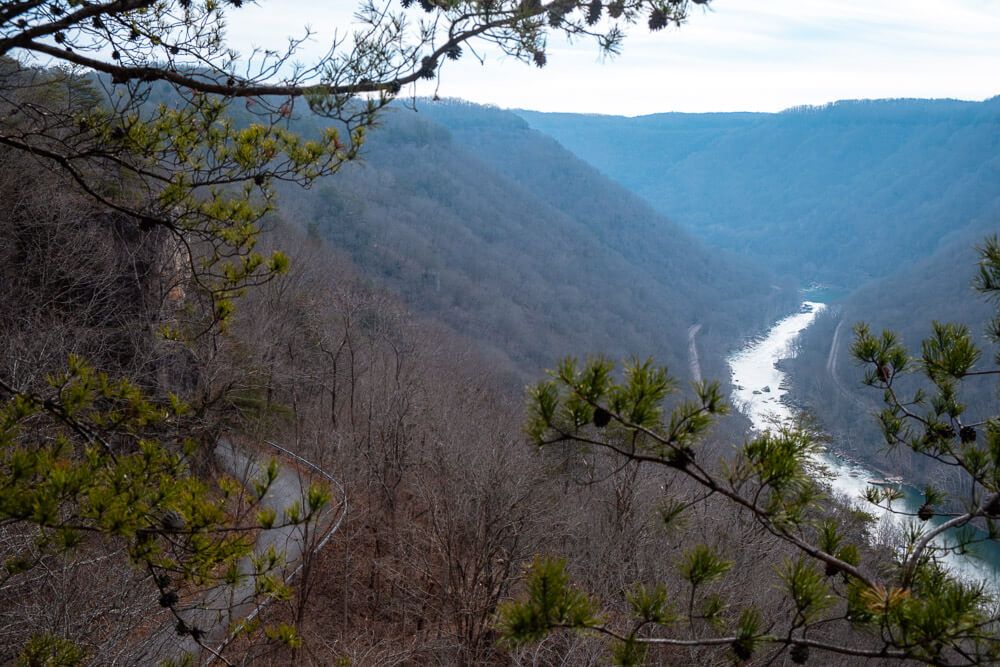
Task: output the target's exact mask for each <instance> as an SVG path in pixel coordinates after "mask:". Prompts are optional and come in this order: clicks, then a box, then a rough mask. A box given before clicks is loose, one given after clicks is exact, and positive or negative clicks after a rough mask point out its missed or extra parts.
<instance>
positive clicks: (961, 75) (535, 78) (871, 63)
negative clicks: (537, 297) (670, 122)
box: [229, 0, 1000, 116]
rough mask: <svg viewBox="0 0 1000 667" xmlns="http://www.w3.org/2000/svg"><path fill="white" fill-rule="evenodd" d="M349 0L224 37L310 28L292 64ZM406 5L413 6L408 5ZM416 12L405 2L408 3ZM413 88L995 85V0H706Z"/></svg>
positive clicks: (998, 64)
mask: <svg viewBox="0 0 1000 667" xmlns="http://www.w3.org/2000/svg"><path fill="white" fill-rule="evenodd" d="M355 6H356V5H355V4H354V3H353V2H351V0H337V1H335V2H328V1H323V0H268V1H263V0H262V1H261V2H260V3H259V4H258V5H257V6H251V7H249V8H248V9H245V10H241V11H238V12H233V13H231V14H230V16H229V38H230V42H231V44H233V45H235V46H237V48H240V49H242V50H249V48H250V47H251V45H253V46H271V47H280V46H281V45H282V44H283V39H284V37H287V36H293V35H301V34H302V31H303V28H304V26H306V25H307V24H308V25H309V26H310V27H311V28H312V29H313V30H314V31H315V32H316V35H315V37H314V38H313V39H312V40H311V41H310V42H309V43H308V44H307V46H306V49H305V51H303V53H302V60H303V61H308V60H309V57H310V56H312V57H317V56H319V55H321V53H322V52H324V51H325V50H326V48H328V46H329V43H330V39H331V38H332V37H333V35H334V32H335V30H339V31H340V33H341V34H343V33H344V32H345V31H346V30H349V29H350V22H351V20H352V19H351V16H352V14H353V11H354V8H355ZM411 11H412V10H411ZM419 11H420V10H419V8H418V9H416V12H419ZM416 92H417V94H418V95H432V94H434V93H435V92H437V94H438V95H440V96H441V97H458V98H462V99H466V100H469V101H472V102H478V103H482V104H495V105H497V106H500V107H504V108H523V109H534V110H539V111H571V112H577V113H603V114H617V115H628V116H633V115H640V114H649V113H660V112H666V111H686V112H704V111H780V110H782V109H786V108H788V107H792V106H798V105H802V104H824V103H826V102H832V101H835V100H840V99H858V98H893V97H930V98H943V97H951V98H958V99H966V100H982V99H985V98H988V97H993V96H995V95H998V94H1000V0H714V1H713V2H712V5H711V9H709V10H707V11H706V10H703V9H702V8H700V7H694V9H693V12H692V16H691V18H690V20H689V22H688V23H687V24H685V25H684V26H682V27H681V28H680V29H668V30H663V31H660V32H657V33H649V32H648V30H646V29H645V26H637V27H635V28H633V29H632V30H631V31H630V33H629V35H628V38H627V39H626V41H625V45H624V51H623V53H622V54H621V55H620V56H617V57H615V58H613V59H607V58H601V57H600V55H599V54H598V51H597V48H596V46H594V45H593V44H592V43H589V42H585V41H582V42H578V43H574V44H572V45H570V44H567V43H566V42H565V41H564V40H552V41H550V43H549V49H548V65H547V66H546V67H544V68H542V69H538V68H535V67H530V66H528V65H525V64H523V63H521V62H518V61H516V60H514V59H512V58H509V57H505V56H503V55H502V54H498V53H491V52H486V53H485V64H480V63H479V62H478V61H476V60H475V59H474V58H470V57H465V58H462V59H461V60H460V61H458V62H456V63H450V62H449V63H447V66H446V67H445V68H444V70H443V71H442V75H441V79H440V81H438V82H421V83H420V85H419V87H418V88H417V91H416Z"/></svg>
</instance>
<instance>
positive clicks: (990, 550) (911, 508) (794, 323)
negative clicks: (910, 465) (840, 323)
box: [726, 301, 1000, 591]
mask: <svg viewBox="0 0 1000 667" xmlns="http://www.w3.org/2000/svg"><path fill="white" fill-rule="evenodd" d="M825 308H826V305H825V304H823V303H818V302H814V301H806V302H804V303H803V304H802V307H801V309H800V311H799V312H797V313H793V314H792V315H789V316H788V317H785V318H783V319H781V320H779V321H778V322H777V323H775V324H774V325H773V326H772V327H771V329H770V330H768V331H767V333H766V334H765V335H764V336H762V337H759V338H756V339H754V340H751V341H750V342H749V343H747V344H746V345H745V346H744V347H742V348H741V349H739V350H737V351H736V352H734V353H733V354H731V355H730V356H729V357H728V358H727V360H726V361H727V362H728V364H729V368H730V371H731V373H732V384H733V401H734V403H735V404H736V407H737V408H739V410H740V411H741V412H743V413H744V414H745V415H746V416H747V417H748V418H749V419H750V421H751V422H752V424H753V428H754V429H755V430H758V431H764V430H767V429H769V428H773V426H774V425H775V424H776V423H787V422H790V421H792V420H794V419H795V417H796V414H795V409H794V408H793V407H792V406H790V405H789V404H788V403H786V402H785V400H784V398H785V396H786V394H787V385H786V378H785V373H784V372H782V371H781V370H780V369H779V368H778V366H777V364H778V362H780V361H781V360H782V359H789V358H792V357H793V356H794V355H795V341H796V339H797V338H798V336H799V334H800V333H801V332H802V331H804V330H805V329H806V328H808V327H809V325H811V324H812V323H813V321H814V320H815V319H816V316H817V315H819V314H820V313H821V312H822V311H823V310H824V309H825ZM872 418H873V419H874V416H873V417H872ZM819 458H820V460H819V461H818V462H819V463H822V464H823V466H824V467H825V468H826V469H827V471H828V479H827V481H828V483H829V485H830V486H831V487H832V489H833V490H834V491H835V492H838V493H839V494H841V495H843V496H846V497H847V498H849V499H850V500H851V502H853V503H855V505H856V506H857V507H858V508H859V509H863V510H864V511H866V512H868V513H870V514H873V515H875V517H876V518H877V520H878V521H879V522H889V523H890V524H891V525H892V526H894V527H896V528H905V527H906V526H907V524H909V523H910V522H911V521H913V522H918V520H917V519H916V518H914V517H908V516H904V515H901V514H898V513H894V512H890V511H888V510H886V509H883V508H879V507H876V506H875V505H872V504H871V503H868V502H867V501H865V500H864V499H863V498H862V492H863V491H864V489H865V488H866V487H867V486H868V485H869V481H870V480H875V479H880V478H882V477H883V474H882V473H878V472H875V471H873V470H870V469H868V468H866V467H865V466H863V465H861V464H860V463H858V462H856V461H851V460H848V459H845V458H843V457H841V456H839V455H838V454H837V453H836V452H834V451H826V452H824V453H823V454H821V455H820V457H819ZM899 487H900V489H901V490H902V491H903V493H904V496H905V497H904V498H903V499H902V500H898V501H894V502H893V508H894V509H896V510H897V511H904V512H910V513H915V512H916V511H917V509H918V508H919V507H920V505H921V504H922V503H923V494H922V493H921V492H920V491H919V490H918V489H917V488H915V487H913V486H911V485H909V484H906V483H905V482H904V481H900V483H899ZM943 520H944V519H940V520H938V519H937V518H934V519H931V521H929V522H927V524H925V525H928V526H933V525H935V522H940V521H943ZM955 540H956V534H954V533H951V534H949V533H944V534H943V535H942V536H941V537H940V538H939V539H938V540H936V543H938V544H941V545H946V544H954V543H955ZM970 552H971V553H967V554H963V555H958V554H955V553H952V552H949V553H948V554H947V555H946V556H945V557H944V561H945V564H946V566H947V567H948V569H949V570H950V571H951V572H952V573H953V574H955V575H957V576H960V577H962V578H965V579H974V580H982V581H986V582H987V584H988V585H989V586H990V587H991V588H992V589H993V590H994V591H1000V545H998V544H997V543H996V542H993V541H986V542H981V543H978V544H976V545H974V546H972V547H970Z"/></svg>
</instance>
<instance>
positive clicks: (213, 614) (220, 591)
mask: <svg viewBox="0 0 1000 667" xmlns="http://www.w3.org/2000/svg"><path fill="white" fill-rule="evenodd" d="M267 444H269V445H271V446H273V447H275V448H276V449H279V450H281V451H282V452H284V453H286V454H288V455H290V456H292V457H294V458H296V459H298V460H299V462H301V463H303V464H305V465H307V466H308V467H310V468H312V469H313V470H315V471H317V472H319V473H320V474H322V475H323V476H324V477H326V478H327V480H328V481H330V482H332V483H333V484H334V485H336V486H338V487H339V488H340V491H341V493H343V487H340V485H339V484H338V483H337V482H336V480H334V479H333V477H331V476H330V475H328V474H327V473H325V472H323V471H322V470H320V469H319V468H318V467H317V466H315V465H313V464H312V463H310V462H308V461H306V460H305V459H302V458H301V457H299V456H297V455H295V454H293V453H292V452H289V451H288V450H286V449H284V448H283V447H281V446H279V445H275V444H274V443H267ZM214 454H215V458H216V461H217V462H218V464H219V467H220V468H221V469H222V470H223V471H224V472H226V473H227V474H229V475H232V476H233V477H235V478H236V479H238V480H241V481H242V482H243V483H244V484H246V483H248V482H249V481H250V480H252V479H256V478H259V477H262V476H263V474H264V473H263V470H262V469H261V467H260V466H259V465H258V464H257V463H256V462H255V461H254V460H253V459H251V457H250V456H249V455H248V454H247V453H246V452H244V451H242V450H240V449H237V448H236V447H235V446H234V445H233V444H232V442H230V441H229V440H227V439H225V438H222V439H220V440H219V443H218V445H217V446H216V448H215V452H214ZM311 481H312V480H311V479H310V478H309V477H306V476H304V475H302V474H301V473H300V472H298V471H297V470H296V469H294V468H292V467H290V466H282V467H281V468H280V469H279V472H278V476H277V478H276V479H275V480H274V482H273V483H272V485H271V487H270V488H269V489H268V491H267V493H266V494H265V495H264V498H263V499H262V500H261V503H260V506H261V508H262V509H263V508H272V509H274V510H275V512H276V513H277V516H278V520H279V521H280V520H281V517H282V516H283V514H284V511H285V509H287V508H289V507H291V506H292V505H293V504H295V503H299V504H300V506H302V507H304V506H306V500H305V499H306V494H307V492H308V489H309V484H310V483H311ZM346 511H347V505H346V496H345V497H344V498H343V499H342V502H341V504H340V505H339V506H337V505H335V504H333V503H331V505H330V506H329V507H328V509H327V510H326V512H324V513H323V514H322V515H321V516H320V518H319V520H318V522H316V523H314V524H312V525H310V526H309V527H308V529H307V528H306V527H304V526H301V525H298V526H281V527H276V528H272V529H269V530H262V531H260V533H259V535H258V537H257V541H256V543H255V544H254V551H255V552H256V553H258V554H260V553H265V552H267V550H268V548H270V547H274V549H275V550H276V551H277V552H278V553H282V552H284V563H285V565H284V572H283V578H284V580H285V581H288V580H290V579H291V578H292V577H294V576H295V575H296V574H297V573H298V572H299V570H300V569H301V568H302V557H303V554H304V553H305V551H306V550H307V549H314V550H315V549H319V548H321V547H322V546H323V545H325V544H326V542H327V541H328V540H329V539H330V537H331V536H332V535H333V533H334V532H335V531H336V530H337V528H339V527H340V523H341V521H342V520H343V518H344V514H345V513H346ZM318 531H322V532H318ZM319 534H322V535H323V537H322V539H320V540H319V542H318V543H317V542H316V537H317V535H319ZM240 572H241V574H244V575H252V573H253V565H252V563H251V561H250V559H249V558H244V559H243V560H242V561H241V562H240ZM258 600H259V598H258V597H257V596H255V590H254V579H253V577H252V576H245V577H242V578H241V579H240V581H239V582H238V583H236V584H234V585H225V584H222V585H219V586H216V587H215V588H212V589H210V590H208V591H207V592H206V593H204V594H203V595H202V597H201V599H200V600H199V601H198V602H197V604H195V605H194V606H192V608H189V609H184V610H179V612H178V615H179V616H180V617H181V618H182V619H184V623H185V624H186V625H187V626H188V627H197V628H199V629H200V630H202V631H203V632H204V635H203V637H202V638H201V643H198V642H196V641H194V639H192V638H191V636H190V635H184V636H181V635H178V634H177V632H176V629H175V627H176V623H177V621H176V619H175V618H170V622H169V623H166V624H165V625H164V626H163V627H161V628H160V629H159V630H157V631H156V632H155V633H154V634H153V635H152V636H151V637H150V638H149V639H148V640H147V641H146V642H145V643H144V644H143V646H142V647H141V649H139V650H138V651H137V652H136V653H135V654H134V655H133V656H132V658H131V659H130V660H129V661H128V663H129V664H132V665H155V664H158V663H160V662H163V661H166V660H170V659H173V660H179V659H180V658H182V657H183V656H184V654H185V653H189V654H191V655H193V656H194V657H195V664H201V663H203V662H211V661H212V660H214V659H215V658H216V657H217V654H218V653H219V651H221V649H222V648H224V647H225V646H226V645H227V644H228V643H229V641H230V639H231V631H232V628H233V627H234V626H235V624H236V623H238V622H239V621H241V620H243V619H252V618H254V617H255V616H256V615H257V613H258V612H259V611H260V609H261V605H259V603H258ZM265 604H266V603H265ZM213 647H214V648H213Z"/></svg>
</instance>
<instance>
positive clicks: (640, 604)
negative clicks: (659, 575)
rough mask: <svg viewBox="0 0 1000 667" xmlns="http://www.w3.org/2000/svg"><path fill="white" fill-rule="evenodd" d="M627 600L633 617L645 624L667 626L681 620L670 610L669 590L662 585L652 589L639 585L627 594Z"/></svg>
mask: <svg viewBox="0 0 1000 667" xmlns="http://www.w3.org/2000/svg"><path fill="white" fill-rule="evenodd" d="M625 599H626V600H627V601H628V604H629V606H630V607H631V608H632V613H633V615H635V617H636V618H637V619H641V620H642V621H643V622H649V623H656V624H658V625H667V624H668V623H673V622H674V621H676V620H678V618H679V617H678V616H677V615H676V614H675V613H674V612H673V610H672V609H671V608H670V599H669V595H668V594H667V589H666V588H665V587H664V586H662V585H660V584H657V585H656V586H652V587H647V586H643V585H642V584H639V585H637V586H636V587H635V588H634V589H632V590H631V591H630V592H629V593H628V594H626V596H625Z"/></svg>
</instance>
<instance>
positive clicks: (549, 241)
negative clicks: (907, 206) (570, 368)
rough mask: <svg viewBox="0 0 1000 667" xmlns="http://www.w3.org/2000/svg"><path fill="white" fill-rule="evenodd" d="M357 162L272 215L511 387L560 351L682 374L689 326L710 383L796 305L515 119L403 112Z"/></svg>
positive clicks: (465, 110) (421, 107)
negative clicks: (495, 367)
mask: <svg viewBox="0 0 1000 667" xmlns="http://www.w3.org/2000/svg"><path fill="white" fill-rule="evenodd" d="M363 158H364V159H363V163H362V164H361V165H352V166H351V168H347V169H344V170H343V171H341V173H339V174H338V178H337V179H333V180H330V181H328V182H324V183H323V184H321V185H319V186H318V187H317V188H316V189H315V191H313V192H308V193H305V194H303V193H296V194H295V195H294V196H288V197H286V198H285V199H284V200H283V201H282V203H281V207H282V212H283V215H284V216H285V217H286V218H289V219H296V220H299V221H301V222H302V223H303V224H304V225H307V226H309V227H310V228H311V229H313V230H314V232H315V233H317V234H319V235H320V236H322V237H323V238H326V239H328V240H329V241H330V242H331V243H333V244H334V245H335V246H336V247H339V248H341V249H343V250H345V251H346V252H348V253H349V254H350V255H351V257H352V258H353V259H354V260H355V261H356V262H357V263H358V265H359V266H361V267H363V270H364V271H365V274H366V275H368V276H369V277H371V278H372V279H375V280H378V281H380V282H384V284H386V285H388V286H390V287H391V288H392V289H394V290H396V291H398V292H399V293H400V294H402V295H403V296H404V298H405V299H406V300H407V302H408V303H410V304H411V305H413V306H415V307H416V308H418V309H419V310H421V311H423V312H425V313H428V314H432V315H433V316H435V317H438V318H441V319H442V320H444V321H446V322H448V323H449V324H450V325H452V326H454V327H455V328H456V329H458V330H459V331H462V332H463V333H465V334H467V335H470V336H471V337H473V338H475V339H476V340H477V341H480V342H481V343H482V344H484V345H486V346H487V347H489V348H491V349H492V350H493V352H492V354H493V355H495V357H496V358H497V359H498V360H501V362H502V363H508V364H511V365H512V368H515V369H516V371H517V372H518V373H519V374H521V376H522V377H525V376H529V377H530V376H533V375H534V374H536V373H537V371H538V369H540V368H545V367H549V366H551V364H552V363H553V361H554V360H555V359H556V358H557V357H558V356H559V355H561V354H565V353H572V354H578V355H587V354H599V353H604V354H608V355H610V356H612V357H626V356H631V355H635V356H639V357H645V356H647V355H654V356H656V357H657V358H658V359H661V360H663V361H665V362H667V363H668V364H669V365H670V366H671V368H673V369H675V370H677V371H678V373H679V374H680V375H682V376H684V375H687V372H688V357H687V331H688V328H689V327H690V326H692V325H695V324H702V325H703V327H702V333H701V335H700V337H699V344H700V345H701V346H702V347H703V350H704V351H703V354H702V356H703V357H704V359H705V360H706V362H707V363H708V364H709V366H708V371H707V372H710V373H711V374H712V375H719V374H721V372H722V363H721V359H722V355H723V353H724V352H725V351H726V350H728V349H729V348H731V347H732V346H733V345H735V344H736V343H737V342H738V341H739V339H740V338H741V337H742V336H743V335H745V334H747V333H750V332H753V331H754V330H756V329H759V328H761V327H763V326H766V324H767V323H768V321H769V320H770V319H771V318H773V317H774V316H775V315H777V314H778V313H780V312H782V311H783V310H787V309H790V308H791V307H792V305H793V302H794V301H793V300H794V294H793V292H792V290H791V289H789V286H790V285H791V283H789V282H782V281H780V280H778V279H777V278H775V277H774V276H772V275H770V274H769V272H767V271H764V270H761V269H760V268H757V267H755V266H754V265H752V264H751V263H750V262H747V261H745V260H741V259H739V258H737V257H735V256H731V255H729V254H727V253H724V252H722V253H720V252H717V251H711V250H709V249H708V248H706V247H705V246H704V245H703V244H702V243H701V242H699V241H698V240H696V239H695V238H694V237H693V236H691V235H689V234H688V233H686V232H684V231H683V230H681V229H680V228H679V227H678V226H677V225H675V224H673V223H672V222H670V221H669V220H667V219H666V218H664V217H663V216H662V215H660V214H657V213H656V212H655V211H653V210H652V209H651V208H650V207H649V206H648V205H647V204H645V203H644V202H643V201H642V200H641V199H639V198H638V197H637V196H635V195H633V194H631V193H629V192H628V191H626V190H625V189H624V188H622V187H621V186H618V185H616V184H614V183H613V182H611V181H610V180H608V179H607V178H606V177H604V176H602V175H601V174H600V173H599V172H598V171H597V170H595V169H594V168H592V167H590V166H588V165H586V164H585V163H583V162H582V161H580V160H579V159H578V158H576V157H575V156H573V155H572V154H570V153H569V152H568V151H566V150H565V149H563V148H562V147H561V146H559V145H558V144H557V143H556V142H555V141H553V140H551V139H549V138H547V137H545V136H544V135H542V134H540V133H538V132H536V131H533V130H530V129H529V128H528V127H527V124H526V123H525V122H524V121H523V120H521V119H520V118H518V117H517V116H515V115H513V114H511V113H508V112H504V111H499V110H496V109H489V108H485V107H478V106H475V105H471V104H463V103H433V102H430V101H421V102H420V103H419V104H418V112H417V113H414V112H412V111H410V110H408V109H406V108H403V107H399V108H397V109H394V110H393V111H392V112H391V113H389V114H387V115H386V117H385V120H384V123H383V124H382V126H381V127H379V128H377V129H376V130H375V131H374V132H372V134H371V137H370V139H369V142H368V144H367V145H366V150H365V153H364V156H363Z"/></svg>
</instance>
